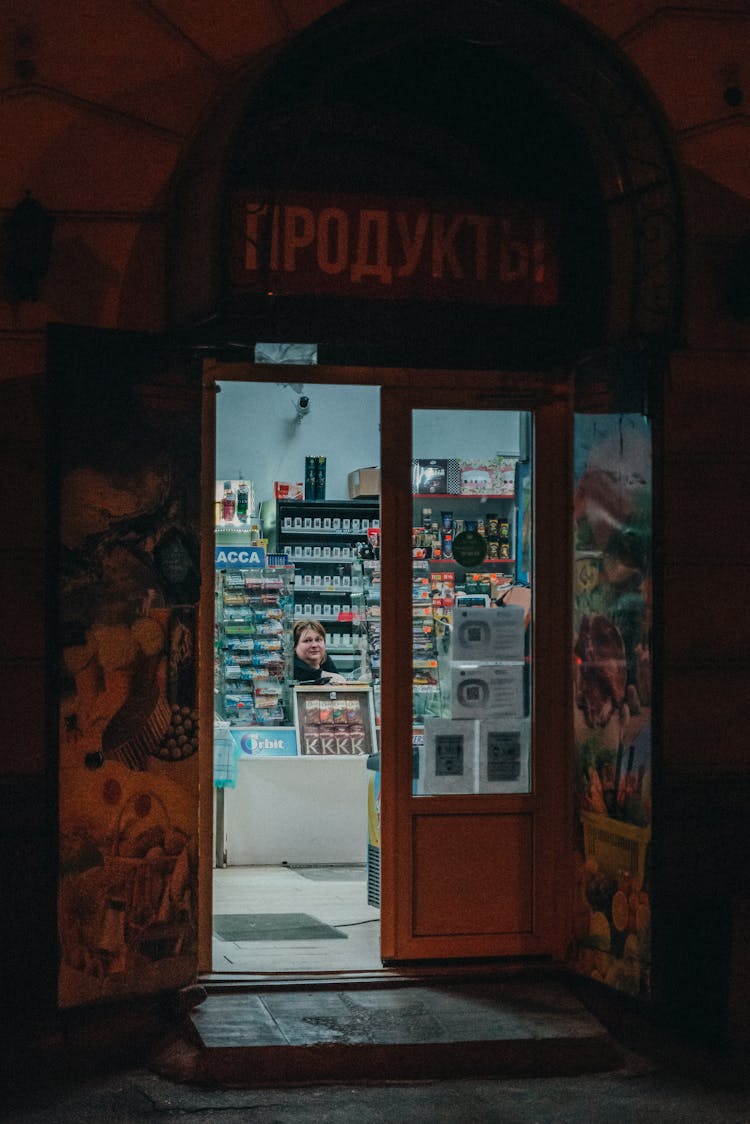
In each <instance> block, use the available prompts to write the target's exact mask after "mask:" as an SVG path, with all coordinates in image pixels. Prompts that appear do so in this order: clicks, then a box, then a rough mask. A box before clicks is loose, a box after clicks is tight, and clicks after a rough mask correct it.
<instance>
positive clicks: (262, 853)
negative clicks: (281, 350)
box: [224, 756, 368, 866]
mask: <svg viewBox="0 0 750 1124" xmlns="http://www.w3.org/2000/svg"><path fill="white" fill-rule="evenodd" d="M367 779H368V772H367V758H366V757H365V756H360V757H243V758H240V761H239V762H238V775H237V786H236V788H226V789H224V826H225V832H226V840H227V865H228V866H276V865H279V864H281V863H284V862H287V863H311V864H316V863H319V864H321V865H324V864H328V863H363V862H364V861H365V856H366V852H367Z"/></svg>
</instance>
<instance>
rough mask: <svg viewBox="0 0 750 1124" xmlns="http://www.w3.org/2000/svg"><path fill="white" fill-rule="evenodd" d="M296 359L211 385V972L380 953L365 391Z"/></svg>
mask: <svg viewBox="0 0 750 1124" xmlns="http://www.w3.org/2000/svg"><path fill="white" fill-rule="evenodd" d="M311 373H312V374H315V371H314V370H313V371H312V372H310V371H306V370H305V368H304V367H302V368H300V367H293V368H292V367H287V366H281V365H280V366H279V368H278V371H277V373H276V378H277V380H278V381H265V382H264V381H246V377H243V378H242V379H240V380H233V379H229V378H228V379H221V380H219V381H218V382H217V389H218V391H219V393H218V395H217V396H216V449H215V464H216V472H215V474H214V476H215V480H216V492H215V497H214V499H215V509H214V523H215V544H216V545H215V610H214V616H215V619H214V629H215V659H214V702H215V706H214V713H215V718H214V792H215V799H214V804H215V841H214V855H213V859H214V868H213V887H212V888H213V909H212V967H213V971H214V972H237V971H244V972H256V973H257V972H321V971H345V970H352V971H367V970H373V969H379V968H380V967H381V960H380V927H379V918H380V908H379V901H380V899H379V890H380V887H379V879H378V878H377V875H376V873H375V871H374V869H373V865H372V864H373V862H374V861H375V860H374V859H371V862H370V863H369V864H368V835H367V832H368V826H367V805H368V787H369V788H372V786H373V784H374V782H375V778H376V774H375V772H374V771H373V770H372V769H371V768H370V769H368V764H371V763H372V762H374V761H376V760H377V756H376V755H377V752H378V748H379V747H378V737H379V722H380V718H379V710H380V705H379V690H380V682H379V676H380V665H379V656H380V651H379V608H380V606H379V595H380V582H379V561H378V557H379V547H380V498H379V491H380V489H379V484H378V470H377V467H375V466H377V465H379V464H380V425H379V388H378V387H375V386H364V385H359V386H352V385H341V384H336V383H321V382H318V381H316V382H314V383H310V382H309V381H308V380H307V375H308V374H311ZM284 379H292V380H294V381H290V382H285V381H283V380H284ZM370 466H372V467H370Z"/></svg>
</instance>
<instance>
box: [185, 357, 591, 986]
mask: <svg viewBox="0 0 750 1124" xmlns="http://www.w3.org/2000/svg"><path fill="white" fill-rule="evenodd" d="M300 369H302V370H303V371H304V380H305V382H306V383H308V384H310V385H314V384H315V383H327V384H332V383H334V384H335V383H340V384H345V385H355V386H356V385H363V386H377V387H380V389H381V391H382V392H383V397H382V399H381V418H380V420H381V500H380V502H381V526H382V527H383V528H384V529H385V528H394V532H393V533H392V534H391V533H389V532H386V533H385V534H384V542H383V552H382V560H381V569H382V576H381V581H382V587H383V589H384V590H385V591H390V593H391V595H390V596H387V595H386V596H385V597H384V598H383V602H382V609H381V613H382V616H381V636H382V648H383V650H384V651H386V652H388V651H390V653H391V660H390V661H389V662H388V663H385V662H384V665H383V668H382V672H381V716H382V724H383V731H384V738H385V739H388V740H391V739H392V738H394V739H396V742H397V741H398V738H399V737H401V738H402V739H404V740H405V739H406V737H407V731H408V736H409V746H408V751H407V748H406V746H405V741H404V745H402V746H400V747H399V753H397V754H393V753H391V754H389V753H388V752H386V753H384V754H383V771H382V774H381V784H382V787H381V804H382V837H383V839H384V840H386V841H392V844H393V845H392V846H387V845H386V846H384V848H383V852H382V855H381V879H382V893H381V956H382V958H383V960H384V962H386V963H387V962H393V963H396V962H397V959H398V958H397V956H396V954H397V952H398V950H399V949H403V948H404V947H405V941H404V932H405V927H406V926H407V925H408V918H409V916H410V909H411V902H410V900H409V894H410V886H409V885H408V884H404V883H403V882H401V883H399V880H398V879H397V873H396V864H395V861H394V856H395V850H396V848H397V847H399V846H401V847H403V846H405V845H407V837H406V833H405V832H406V829H405V822H406V821H405V819H404V815H403V811H402V812H399V810H398V808H399V796H398V794H399V793H402V792H410V788H411V736H410V735H411V728H412V714H411V705H412V702H411V696H410V692H407V691H403V690H402V689H401V687H400V685H401V684H402V683H404V682H410V681H411V650H410V649H409V647H408V645H403V644H399V642H398V635H399V630H400V628H402V627H403V624H402V623H401V624H400V623H399V621H401V622H403V620H404V619H407V620H409V619H410V615H411V605H410V602H409V604H408V606H406V608H407V615H406V617H404V616H403V612H404V608H405V599H406V598H407V597H408V596H409V592H410V585H409V583H404V582H403V581H399V573H400V570H401V568H400V565H399V561H398V559H399V557H400V554H401V553H402V552H403V541H404V536H406V535H407V534H408V535H409V536H410V535H411V523H412V508H411V491H410V488H409V487H408V486H406V485H405V482H408V481H409V479H410V464H411V447H410V446H411V441H410V439H409V440H408V441H406V442H405V441H404V440H403V424H404V409H403V400H404V397H405V396H408V398H409V400H410V401H411V402H414V403H418V405H419V407H420V408H421V407H424V408H438V407H440V406H441V405H442V404H444V403H446V402H448V408H451V407H452V408H463V409H472V408H492V409H505V410H527V409H528V410H537V411H539V414H538V416H540V417H541V415H542V412H544V411H547V416H550V417H551V416H552V415H551V413H550V412H553V413H554V412H557V413H558V414H559V412H560V411H561V410H562V411H564V412H565V411H567V414H568V416H569V419H570V424H571V426H572V405H571V398H572V396H571V390H570V379H569V378H568V377H567V376H562V375H561V374H560V372H559V371H554V372H534V371H522V372H515V371H514V372H499V371H474V370H435V369H430V370H421V369H413V368H377V367H373V368H370V367H329V366H326V367H324V366H305V367H304V368H297V367H295V368H294V371H295V372H296V373H298V372H299V371H300ZM288 370H289V369H288V367H280V366H278V365H266V364H258V365H254V364H248V363H238V364H223V363H219V362H207V363H206V364H205V366H204V378H203V385H204V403H203V434H202V497H201V503H202V520H203V522H202V530H203V533H202V535H201V566H202V573H203V576H204V581H203V591H202V598H201V612H200V630H199V645H200V646H199V667H200V695H199V698H200V707H201V714H202V715H203V716H204V719H203V722H202V734H201V738H202V747H201V748H202V752H201V775H200V808H199V823H200V825H201V826H200V856H199V859H200V868H199V870H200V876H199V971H200V972H201V974H211V973H212V971H213V968H212V957H211V943H212V942H211V928H212V898H213V892H212V872H213V793H214V788H213V752H212V736H213V729H212V723H211V724H210V725H209V724H208V723H209V720H210V716H211V715H212V714H213V659H214V643H213V628H214V605H213V599H214V590H213V582H212V581H209V580H207V579H208V576H209V575H213V570H214V552H213V545H214V544H213V534H212V531H213V525H214V486H215V481H214V475H215V467H214V466H215V457H216V437H215V427H216V383H217V382H221V381H236V382H278V381H279V377H280V375H281V374H282V373H288ZM399 398H400V399H401V405H399ZM556 424H558V425H559V424H560V419H559V417H558V419H557V422H556ZM565 446H566V447H565V450H564V460H565V463H563V464H558V465H557V466H556V471H555V472H554V473H551V475H550V480H549V481H548V487H547V488H546V490H545V495H546V497H547V499H548V502H549V505H550V510H551V509H552V508H553V507H555V506H556V509H557V511H558V513H559V512H566V513H569V512H570V510H571V507H572V490H571V489H572V483H571V481H572V473H571V463H570V462H571V458H572V432H571V434H569V437H568V440H567V441H566V442H565ZM541 517H542V512H540V511H539V510H538V508H537V510H536V519H537V521H541ZM558 518H559V522H560V533H559V535H558V536H557V537H556V538H555V540H554V541H547V540H548V539H551V537H550V536H539V535H537V536H536V537H535V552H536V554H535V559H536V572H537V574H541V575H543V576H545V575H548V574H550V575H551V574H552V573H554V572H555V571H557V572H558V573H559V575H560V582H559V583H558V585H557V587H556V589H555V588H554V587H553V583H552V581H551V580H547V579H546V577H545V580H544V581H542V582H540V583H539V588H538V589H537V590H536V591H535V598H536V604H535V613H534V619H535V628H536V621H539V620H540V619H541V620H544V621H546V622H547V626H548V627H549V631H547V626H545V633H544V635H551V636H554V637H557V638H559V642H560V645H561V646H562V652H563V653H564V654H562V655H561V653H560V652H559V651H558V652H555V651H551V650H549V646H548V645H545V644H544V643H542V642H541V641H542V637H538V636H537V635H535V636H534V649H533V650H534V653H535V662H536V663H537V669H538V671H539V670H542V669H544V668H546V666H547V664H548V663H549V664H550V666H553V665H554V666H555V668H556V673H555V678H554V682H551V683H550V685H549V688H548V691H547V700H548V706H547V708H546V709H547V712H548V715H549V716H550V717H549V721H551V720H552V718H551V716H552V715H554V716H555V719H556V721H557V723H558V726H559V739H558V742H559V752H558V753H557V754H556V756H555V760H554V762H553V763H552V769H553V774H554V782H553V784H551V785H550V786H548V788H547V791H554V792H555V793H556V797H557V801H558V807H557V808H556V809H553V810H551V812H553V813H554V816H555V824H556V828H555V854H556V860H557V862H556V865H555V867H554V868H552V867H550V868H548V869H547V870H546V871H545V873H544V877H545V878H546V879H547V883H548V884H547V886H546V887H545V891H544V892H545V894H546V897H547V900H548V901H552V900H553V897H554V886H562V887H565V893H564V894H558V895H557V899H556V900H555V905H554V909H553V910H552V912H551V916H550V918H549V919H548V923H547V924H546V927H545V932H546V938H545V947H546V949H547V951H551V952H552V953H553V954H554V955H557V956H558V957H561V956H562V954H563V952H564V948H565V945H566V943H567V941H568V939H569V935H570V902H569V899H571V898H572V890H571V893H570V894H568V892H567V888H568V887H572V880H571V879H572V875H571V874H570V865H571V861H572V859H571V858H570V856H571V854H572V847H571V845H570V841H571V839H572V822H573V777H572V741H571V738H572V717H571V705H572V696H571V690H572V686H571V668H570V659H569V658H568V654H569V651H570V637H571V631H570V614H571V601H572V597H571V590H572V585H571V582H572V576H571V574H572V561H571V559H572V555H571V549H572V548H571V519H572V516H571V517H570V518H568V519H567V520H563V519H562V518H560V516H559V515H558ZM563 523H565V524H566V525H565V528H563ZM401 577H402V578H403V574H401ZM560 590H563V591H564V593H563V595H562V596H561V595H560ZM402 602H404V604H402ZM539 661H541V669H540V668H539ZM394 748H395V747H394ZM410 799H411V797H409V798H407V801H406V803H407V804H408V802H409V800H410ZM418 799H419V800H422V801H424V800H425V799H428V800H430V801H435V800H437V801H441V800H443V799H445V798H440V797H431V798H425V797H420V798H418ZM449 799H450V800H451V801H454V802H455V801H456V800H457V798H456V797H452V798H449ZM458 799H459V804H455V803H454V805H453V807H454V808H455V809H456V810H458V809H459V808H460V807H461V803H460V801H461V798H458ZM465 799H466V800H467V801H469V803H468V805H467V807H468V808H469V809H470V810H471V811H472V812H476V811H478V810H479V809H480V806H481V802H487V801H489V800H492V799H494V798H492V797H482V796H478V797H467V798H465ZM476 801H479V802H480V804H477V803H476ZM401 803H402V806H403V801H401ZM364 814H365V810H364V809H363V823H364ZM409 831H410V828H409ZM408 845H410V843H409V844H408ZM569 875H570V877H568V876H569ZM406 945H408V942H406ZM540 951H541V948H540ZM519 952H520V950H519ZM418 954H419V955H421V956H424V949H423V947H421V948H420V950H419V952H418ZM434 955H435V957H436V958H439V959H444V958H447V957H450V956H451V955H455V953H452V951H451V948H450V945H449V943H446V942H443V943H442V944H440V942H438V943H437V944H436V945H435V951H434ZM461 955H462V956H464V955H466V953H465V952H464V953H461ZM470 955H474V956H481V955H484V953H483V952H482V951H480V950H478V951H476V952H473V953H471V954H470ZM239 974H242V973H239ZM247 975H251V973H249V972H248V973H247Z"/></svg>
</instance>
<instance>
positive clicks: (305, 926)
mask: <svg viewBox="0 0 750 1124" xmlns="http://www.w3.org/2000/svg"><path fill="white" fill-rule="evenodd" d="M213 927H214V933H215V934H216V936H217V937H219V938H220V939H221V940H223V941H328V940H344V941H345V940H346V939H347V936H346V933H342V932H341V930H340V929H334V927H333V926H332V925H326V924H325V923H324V922H323V921H318V919H317V917H311V915H310V914H309V913H215V914H214V919H213Z"/></svg>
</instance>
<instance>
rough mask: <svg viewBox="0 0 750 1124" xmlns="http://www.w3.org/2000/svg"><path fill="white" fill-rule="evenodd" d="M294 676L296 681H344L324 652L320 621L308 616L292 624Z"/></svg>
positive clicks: (323, 632)
mask: <svg viewBox="0 0 750 1124" xmlns="http://www.w3.org/2000/svg"><path fill="white" fill-rule="evenodd" d="M294 678H295V680H296V681H297V682H298V683H333V684H338V685H340V684H343V683H346V679H344V677H343V675H339V673H338V672H337V671H336V665H335V663H334V662H333V660H332V659H331V657H330V656H329V655H328V654H327V652H326V630H325V628H324V627H323V625H322V624H321V623H320V621H316V620H312V619H311V618H310V619H305V620H301V621H297V622H296V624H295V626H294Z"/></svg>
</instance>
